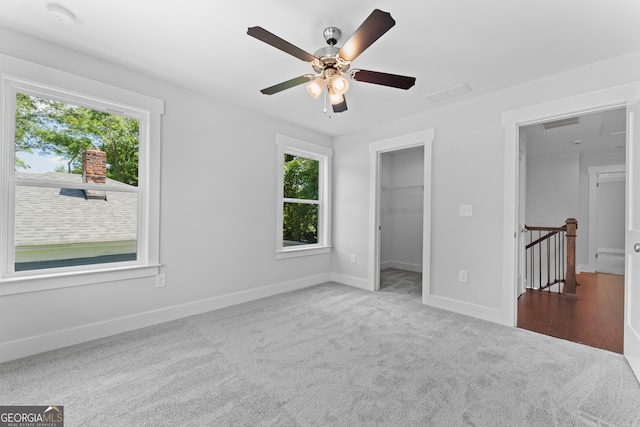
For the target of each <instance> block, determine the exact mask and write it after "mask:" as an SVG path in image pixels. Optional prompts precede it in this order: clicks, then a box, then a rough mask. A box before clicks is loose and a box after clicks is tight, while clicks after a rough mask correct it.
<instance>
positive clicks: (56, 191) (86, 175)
mask: <svg viewBox="0 0 640 427" xmlns="http://www.w3.org/2000/svg"><path fill="white" fill-rule="evenodd" d="M50 72H53V73H54V74H56V71H55V70H50ZM58 74H60V76H58V77H61V79H58V80H57V81H62V82H66V83H67V84H68V85H69V87H65V88H60V87H53V86H50V85H48V84H42V83H37V84H36V83H33V82H30V81H25V80H21V79H18V78H14V77H8V76H3V77H2V83H1V84H2V91H3V95H4V96H3V102H2V116H3V124H4V125H3V129H2V158H3V161H2V166H1V170H2V174H1V175H0V179H1V180H2V187H1V188H2V190H0V191H1V193H0V194H1V198H2V222H1V227H0V237H1V239H0V241H1V242H2V244H1V245H0V255H1V256H0V259H1V268H2V274H1V277H0V294H6V293H14V292H24V291H28V290H38V289H43V288H47V289H49V288H55V287H63V286H75V285H78V284H83V283H95V282H100V281H105V280H106V281H109V280H114V278H107V277H106V275H108V274H109V273H113V272H120V273H119V274H118V275H117V276H116V277H117V278H122V279H124V278H132V277H141V276H145V275H154V274H157V268H158V262H159V260H158V253H159V251H158V234H159V215H158V212H157V211H158V207H159V204H158V200H159V186H158V178H157V176H158V173H159V161H158V159H159V153H158V151H159V146H158V144H159V124H160V114H161V113H162V108H163V103H162V101H159V100H155V99H152V98H148V97H145V96H143V95H138V94H134V93H132V92H128V91H126V90H122V89H118V88H113V87H110V86H107V85H103V84H101V83H98V82H88V81H87V80H85V79H82V78H80V77H75V76H71V75H69V74H65V73H58ZM54 78H55V76H54ZM80 83H82V85H81V87H82V88H83V93H82V94H80V93H78V92H76V91H74V90H73V88H74V87H75V86H78V85H79V84H80ZM87 83H89V84H87ZM87 92H89V93H87ZM122 272H125V273H124V274H122ZM71 277H75V278H76V280H72V279H70V278H71ZM117 278H116V280H117ZM43 279H46V280H44V281H43ZM45 282H46V285H45V284H44V283H45Z"/></svg>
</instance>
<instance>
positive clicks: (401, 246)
mask: <svg viewBox="0 0 640 427" xmlns="http://www.w3.org/2000/svg"><path fill="white" fill-rule="evenodd" d="M433 137H434V131H433V129H429V130H426V131H422V132H417V133H414V134H408V135H403V136H399V137H395V138H392V139H388V140H383V141H377V142H372V143H371V144H370V153H371V157H370V166H371V169H370V171H371V180H370V196H371V198H370V200H371V209H370V213H371V216H370V224H371V228H370V234H369V237H370V242H371V244H370V252H369V278H370V285H371V288H370V289H371V290H373V291H381V292H393V293H396V294H400V295H401V296H403V297H404V298H407V299H410V300H414V301H416V302H422V303H423V304H427V305H428V304H429V302H430V301H429V296H430V293H431V292H430V289H431V277H430V275H431V274H430V273H431V269H430V260H431V151H432V144H433Z"/></svg>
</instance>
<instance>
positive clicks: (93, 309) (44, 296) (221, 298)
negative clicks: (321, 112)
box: [0, 29, 332, 362]
mask: <svg viewBox="0 0 640 427" xmlns="http://www.w3.org/2000/svg"><path fill="white" fill-rule="evenodd" d="M0 40H2V43H0V53H2V54H5V55H11V56H13V57H14V58H20V59H26V60H29V61H32V62H36V63H39V64H41V65H45V66H48V67H53V68H57V69H59V70H62V71H68V72H71V73H73V74H77V75H80V76H83V77H87V78H91V79H94V80H98V81H101V82H104V83H108V84H112V85H115V86H120V87H123V88H126V89H130V90H134V91H136V92H141V93H144V94H147V95H150V96H153V97H155V98H159V99H163V100H165V111H166V113H165V115H164V116H163V118H162V166H161V214H160V217H161V236H160V248H161V254H160V259H161V263H162V271H163V272H165V273H166V283H167V285H166V288H161V289H156V288H155V282H154V278H153V277H151V278H146V279H137V280H128V281H120V282H110V283H100V284H96V285H85V286H78V287H70V288H64V289H58V290H51V291H42V292H31V293H23V294H15V295H9V296H2V297H0V362H1V361H3V360H9V359H12V358H16V357H20V356H24V355H26V354H31V353H35V352H38V351H44V350H47V349H51V348H56V347H61V346H65V345H69V344H72V343H75V342H81V341H85V340H90V339H94V338H98V337H100V336H104V335H109V334H113V333H117V332H120V331H124V330H129V329H133V328H136V327H141V326H146V325H149V324H153V323H158V322H161V321H165V320H169V319H171V318H176V317H181V316H185V315H189V314H193V313H197V312H202V311H207V310H210V309H212V308H216V307H220V306H224V305H228V304H231V303H236V302H239V301H244V300H248V299H252V298H258V297H261V296H265V295H269V294H273V293H276V292H281V291H284V290H289V289H294V288H298V287H302V286H308V285H311V284H316V283H321V282H324V281H327V280H328V279H329V278H330V274H329V272H330V268H331V259H330V255H328V254H327V255H319V256H306V257H301V258H296V259H286V260H276V258H275V235H276V233H275V222H276V220H275V216H276V205H275V203H276V198H275V194H276V167H277V163H276V159H277V156H276V153H277V151H276V141H275V135H276V133H283V134H286V135H290V136H292V137H295V138H299V139H302V140H306V141H310V142H315V143H318V144H322V145H325V146H331V144H332V141H331V138H329V137H326V136H323V135H319V134H317V133H315V132H311V131H308V130H305V129H302V128H299V127H296V126H292V125H290V124H287V123H284V122H279V121H276V120H273V119H270V118H267V117H264V116H261V115H257V114H254V113H252V112H250V111H248V110H244V109H240V108H236V107H234V106H231V105H227V104H222V103H220V102H218V101H216V100H215V99H212V98H210V97H207V96H203V95H201V94H198V93H195V92H191V91H188V90H185V89H182V88H180V87H177V86H173V85H170V84H166V83H163V82H160V81H158V80H155V79H152V78H149V77H147V76H143V75H140V74H137V73H134V72H131V71H127V70H125V69H122V68H119V67H117V66H114V65H110V64H107V63H104V62H100V61H97V60H95V59H92V58H90V57H87V56H84V55H80V54H78V53H76V52H72V51H68V50H65V49H61V48H58V47H55V46H52V45H49V44H47V43H45V42H42V41H38V40H36V39H31V38H28V37H24V36H22V35H19V34H17V33H14V32H11V31H8V30H4V29H0ZM8 67H9V65H8V61H7V59H6V57H2V56H0V73H2V72H11V71H12V70H10V69H8ZM247 124H250V126H248V125H247ZM241 159H242V168H239V167H237V162H238V161H240V160H241ZM247 195H249V196H250V197H247Z"/></svg>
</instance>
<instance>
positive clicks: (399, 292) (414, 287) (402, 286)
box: [380, 268, 422, 304]
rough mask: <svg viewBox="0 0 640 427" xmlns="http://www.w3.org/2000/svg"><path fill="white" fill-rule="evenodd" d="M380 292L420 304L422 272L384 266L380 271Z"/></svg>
mask: <svg viewBox="0 0 640 427" xmlns="http://www.w3.org/2000/svg"><path fill="white" fill-rule="evenodd" d="M380 292H384V293H390V294H394V295H396V296H399V297H404V298H405V299H407V300H408V301H413V302H417V303H420V304H422V273H416V272H413V271H406V270H399V269H397V268H386V269H384V270H381V271H380Z"/></svg>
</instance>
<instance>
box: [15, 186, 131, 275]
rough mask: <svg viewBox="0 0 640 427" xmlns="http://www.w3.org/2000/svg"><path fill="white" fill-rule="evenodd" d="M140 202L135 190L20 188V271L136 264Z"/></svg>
mask: <svg viewBox="0 0 640 427" xmlns="http://www.w3.org/2000/svg"><path fill="white" fill-rule="evenodd" d="M72 176H75V177H77V179H79V180H80V179H81V176H80V175H72ZM137 198H138V195H137V193H133V192H117V191H106V192H100V191H88V190H87V191H85V190H75V189H68V188H42V187H31V186H17V187H16V205H15V210H16V212H15V270H16V271H24V270H37V269H43V268H56V267H68V266H75V265H87V264H101V263H110V262H120V261H131V260H135V259H136V252H137V227H138V224H137V222H138V200H137Z"/></svg>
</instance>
